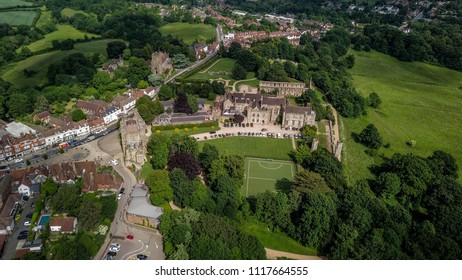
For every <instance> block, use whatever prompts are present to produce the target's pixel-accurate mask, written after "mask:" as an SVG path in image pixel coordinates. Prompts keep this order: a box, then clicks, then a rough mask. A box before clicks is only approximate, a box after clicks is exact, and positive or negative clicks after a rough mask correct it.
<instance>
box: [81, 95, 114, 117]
mask: <svg viewBox="0 0 462 280" xmlns="http://www.w3.org/2000/svg"><path fill="white" fill-rule="evenodd" d="M110 106H111V104H109V103H107V102H104V101H101V100H95V99H93V100H78V101H77V103H76V104H75V107H77V108H79V109H82V110H83V111H84V112H85V113H86V114H87V115H89V116H99V117H101V116H103V115H104V114H105V113H106V110H107V109H108V108H109V107H110Z"/></svg>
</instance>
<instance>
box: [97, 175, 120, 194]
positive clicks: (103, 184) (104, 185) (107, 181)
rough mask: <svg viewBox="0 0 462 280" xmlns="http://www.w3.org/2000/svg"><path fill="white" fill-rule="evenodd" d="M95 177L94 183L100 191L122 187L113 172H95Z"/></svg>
mask: <svg viewBox="0 0 462 280" xmlns="http://www.w3.org/2000/svg"><path fill="white" fill-rule="evenodd" d="M93 178H94V179H93V180H94V181H93V184H94V185H95V186H96V187H97V188H98V191H116V190H117V189H118V188H119V187H120V186H119V185H117V183H116V180H115V178H114V176H113V175H111V174H94V176H93Z"/></svg>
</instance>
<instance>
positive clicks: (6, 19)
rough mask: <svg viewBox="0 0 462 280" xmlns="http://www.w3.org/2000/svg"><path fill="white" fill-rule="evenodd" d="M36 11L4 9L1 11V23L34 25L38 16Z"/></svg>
mask: <svg viewBox="0 0 462 280" xmlns="http://www.w3.org/2000/svg"><path fill="white" fill-rule="evenodd" d="M37 14H38V13H37V12H36V11H4V12H0V23H7V24H9V25H32V23H33V22H34V19H35V18H36V17H37Z"/></svg>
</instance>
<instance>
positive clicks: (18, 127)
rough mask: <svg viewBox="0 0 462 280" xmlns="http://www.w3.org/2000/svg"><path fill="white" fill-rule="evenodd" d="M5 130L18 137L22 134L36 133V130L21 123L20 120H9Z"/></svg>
mask: <svg viewBox="0 0 462 280" xmlns="http://www.w3.org/2000/svg"><path fill="white" fill-rule="evenodd" d="M5 130H6V131H8V133H10V134H11V135H13V137H16V138H19V137H21V135H24V134H36V133H37V131H36V130H35V129H33V128H31V127H29V126H27V125H25V124H23V123H20V122H10V123H8V125H7V126H6V127H5Z"/></svg>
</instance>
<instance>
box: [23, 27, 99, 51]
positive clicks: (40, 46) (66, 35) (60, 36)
mask: <svg viewBox="0 0 462 280" xmlns="http://www.w3.org/2000/svg"><path fill="white" fill-rule="evenodd" d="M56 28H57V29H58V30H56V31H53V32H51V33H49V34H46V35H45V38H43V39H41V40H38V41H35V42H33V43H32V44H30V45H28V46H27V47H28V48H29V49H30V50H31V51H32V52H37V51H40V50H44V49H49V48H51V47H52V44H51V42H52V41H54V40H58V41H63V40H65V39H73V40H76V39H83V38H84V37H85V35H87V37H88V38H99V37H101V36H100V35H96V34H92V33H86V32H82V31H80V30H77V29H76V28H75V27H73V26H71V25H67V24H58V25H56Z"/></svg>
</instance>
